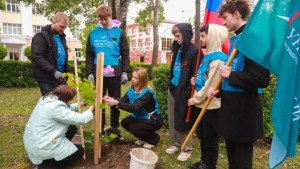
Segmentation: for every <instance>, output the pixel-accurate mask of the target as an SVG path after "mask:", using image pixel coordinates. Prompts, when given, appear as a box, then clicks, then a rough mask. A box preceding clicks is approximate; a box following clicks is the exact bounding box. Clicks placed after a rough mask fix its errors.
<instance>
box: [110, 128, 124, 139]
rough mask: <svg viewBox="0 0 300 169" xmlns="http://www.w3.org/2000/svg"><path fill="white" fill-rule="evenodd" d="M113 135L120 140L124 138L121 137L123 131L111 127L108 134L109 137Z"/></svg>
mask: <svg viewBox="0 0 300 169" xmlns="http://www.w3.org/2000/svg"><path fill="white" fill-rule="evenodd" d="M111 133H113V134H115V135H117V136H118V138H121V137H122V136H121V130H120V129H118V128H113V127H111V128H109V129H107V130H106V134H107V135H110V134H111Z"/></svg>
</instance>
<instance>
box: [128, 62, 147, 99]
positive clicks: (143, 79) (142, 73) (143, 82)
mask: <svg viewBox="0 0 300 169" xmlns="http://www.w3.org/2000/svg"><path fill="white" fill-rule="evenodd" d="M133 72H135V73H136V74H137V76H138V79H139V84H138V91H137V92H138V93H140V92H142V91H143V90H144V89H145V88H146V87H147V85H148V81H149V76H148V72H147V70H146V69H145V68H143V67H137V68H135V69H134V70H133V71H132V73H133ZM131 89H133V86H131Z"/></svg>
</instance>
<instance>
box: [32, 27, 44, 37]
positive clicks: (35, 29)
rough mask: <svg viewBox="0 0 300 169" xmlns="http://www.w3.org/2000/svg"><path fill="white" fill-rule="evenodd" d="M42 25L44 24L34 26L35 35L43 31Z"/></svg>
mask: <svg viewBox="0 0 300 169" xmlns="http://www.w3.org/2000/svg"><path fill="white" fill-rule="evenodd" d="M42 27H43V26H38V25H33V26H32V31H33V35H35V34H37V33H39V32H41V31H42Z"/></svg>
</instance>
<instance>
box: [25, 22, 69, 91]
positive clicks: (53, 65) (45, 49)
mask: <svg viewBox="0 0 300 169" xmlns="http://www.w3.org/2000/svg"><path fill="white" fill-rule="evenodd" d="M65 37H66V35H65V34H62V35H60V39H61V42H62V44H63V46H64V48H65V52H66V59H65V64H64V71H63V72H68V71H69V66H68V49H67V45H66V38H65ZM31 47H32V50H31V56H32V72H33V77H34V78H35V79H36V80H37V81H38V82H45V83H49V84H51V85H57V84H59V83H60V81H58V80H57V79H55V77H54V73H55V71H57V70H58V68H57V46H56V43H55V40H54V38H53V33H52V29H51V25H46V26H45V27H43V28H42V31H41V32H39V33H37V34H36V35H34V37H33V38H32V43H31Z"/></svg>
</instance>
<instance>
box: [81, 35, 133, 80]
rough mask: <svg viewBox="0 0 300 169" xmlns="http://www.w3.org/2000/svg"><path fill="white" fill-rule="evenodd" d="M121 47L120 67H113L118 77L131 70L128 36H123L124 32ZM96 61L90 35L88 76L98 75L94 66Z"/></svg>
mask: <svg viewBox="0 0 300 169" xmlns="http://www.w3.org/2000/svg"><path fill="white" fill-rule="evenodd" d="M119 47H120V55H121V57H120V58H119V65H118V66H112V67H113V68H114V70H115V75H116V76H121V74H122V72H126V73H128V72H129V70H130V66H129V48H128V43H127V39H126V36H125V35H124V34H123V32H122V33H121V37H120V41H119ZM94 60H95V53H94V51H93V50H92V47H91V41H90V35H89V37H88V40H87V44H86V74H87V75H89V74H91V73H93V74H94V76H95V74H96V65H95V64H94Z"/></svg>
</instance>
